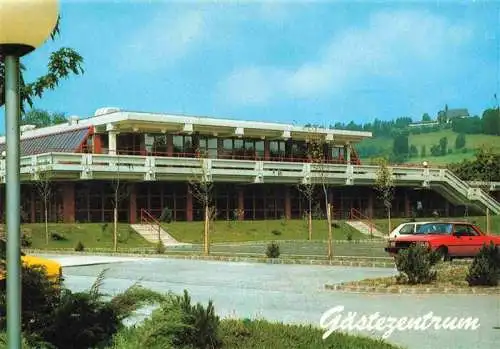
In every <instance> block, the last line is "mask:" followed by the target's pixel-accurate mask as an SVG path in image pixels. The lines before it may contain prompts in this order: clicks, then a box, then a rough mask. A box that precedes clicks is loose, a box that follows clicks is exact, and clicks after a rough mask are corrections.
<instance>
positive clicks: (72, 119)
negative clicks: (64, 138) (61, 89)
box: [68, 115, 80, 125]
mask: <svg viewBox="0 0 500 349" xmlns="http://www.w3.org/2000/svg"><path fill="white" fill-rule="evenodd" d="M79 120H80V118H79V117H78V116H76V115H72V116H70V117H69V118H68V125H77V124H78V121H79Z"/></svg>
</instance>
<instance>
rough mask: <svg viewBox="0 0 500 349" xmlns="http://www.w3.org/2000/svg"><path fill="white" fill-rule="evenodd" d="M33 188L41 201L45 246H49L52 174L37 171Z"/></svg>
mask: <svg viewBox="0 0 500 349" xmlns="http://www.w3.org/2000/svg"><path fill="white" fill-rule="evenodd" d="M35 186H36V189H37V192H38V195H39V196H40V199H41V200H42V204H43V217H44V222H45V244H46V245H48V244H49V201H50V198H51V196H52V172H51V171H37V172H36V177H35Z"/></svg>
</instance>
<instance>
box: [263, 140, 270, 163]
mask: <svg viewBox="0 0 500 349" xmlns="http://www.w3.org/2000/svg"><path fill="white" fill-rule="evenodd" d="M270 159H271V152H270V149H269V141H268V140H267V139H265V140H264V160H266V161H269V160H270Z"/></svg>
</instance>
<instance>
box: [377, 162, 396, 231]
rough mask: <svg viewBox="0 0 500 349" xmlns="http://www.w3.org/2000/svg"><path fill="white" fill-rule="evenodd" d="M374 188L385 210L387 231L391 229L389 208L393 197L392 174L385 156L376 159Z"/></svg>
mask: <svg viewBox="0 0 500 349" xmlns="http://www.w3.org/2000/svg"><path fill="white" fill-rule="evenodd" d="M375 189H376V190H377V192H378V194H379V197H380V199H381V200H382V202H383V203H384V206H385V209H386V210H387V220H388V223H389V231H391V208H392V200H393V199H394V176H393V174H392V170H391V169H390V168H389V166H388V161H387V159H385V158H382V159H379V160H378V169H377V174H376V179H375Z"/></svg>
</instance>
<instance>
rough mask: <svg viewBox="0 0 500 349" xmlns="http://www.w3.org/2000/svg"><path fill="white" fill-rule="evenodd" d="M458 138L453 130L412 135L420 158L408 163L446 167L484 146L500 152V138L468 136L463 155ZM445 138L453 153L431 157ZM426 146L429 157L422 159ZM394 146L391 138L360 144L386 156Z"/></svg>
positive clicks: (374, 139) (366, 159)
mask: <svg viewBox="0 0 500 349" xmlns="http://www.w3.org/2000/svg"><path fill="white" fill-rule="evenodd" d="M457 136H458V133H456V132H453V131H452V130H451V129H446V130H440V131H436V132H430V133H422V134H418V135H413V134H412V135H410V137H409V144H410V146H411V145H415V146H416V147H417V150H418V152H419V156H418V157H414V158H411V159H409V160H408V163H421V162H422V161H427V162H429V163H431V164H436V165H445V164H449V163H454V162H460V161H462V160H463V159H469V158H472V157H474V152H475V150H476V149H478V148H480V147H481V146H483V145H486V146H489V147H493V149H495V150H497V151H499V152H500V136H491V135H485V134H473V135H466V136H465V138H466V144H465V148H466V149H467V152H465V153H463V151H462V150H458V151H457V150H455V140H456V138H457ZM443 137H447V138H448V149H452V151H453V152H452V153H451V154H447V155H445V156H431V155H430V148H431V147H432V146H433V145H435V144H439V140H440V139H441V138H443ZM424 145H425V147H426V150H427V156H425V157H421V156H420V151H421V149H422V146H424ZM392 146H393V139H392V138H389V137H380V138H372V139H366V140H364V141H362V142H361V143H360V144H359V147H360V149H361V148H371V149H380V150H381V151H382V153H383V154H384V155H388V154H390V153H391V152H392ZM370 158H371V157H369V156H368V157H362V160H364V162H365V163H367V162H369V161H370Z"/></svg>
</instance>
